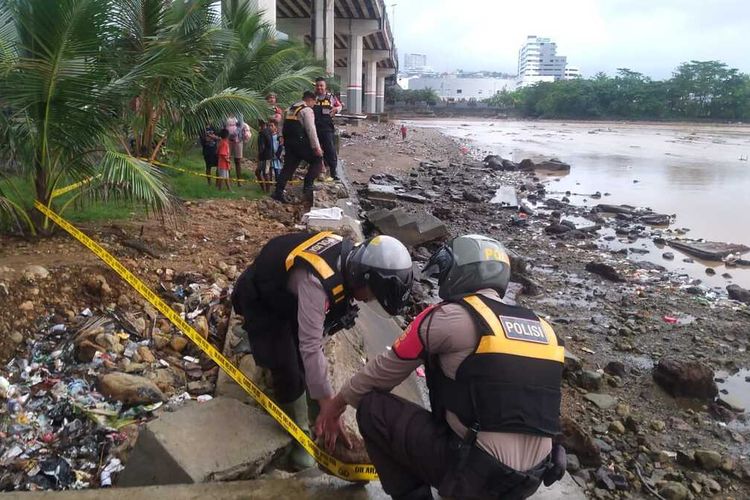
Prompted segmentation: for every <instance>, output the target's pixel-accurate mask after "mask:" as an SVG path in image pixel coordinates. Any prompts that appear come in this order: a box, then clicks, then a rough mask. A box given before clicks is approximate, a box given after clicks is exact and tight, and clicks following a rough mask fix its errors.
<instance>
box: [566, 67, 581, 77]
mask: <svg viewBox="0 0 750 500" xmlns="http://www.w3.org/2000/svg"><path fill="white" fill-rule="evenodd" d="M564 78H565V79H566V80H573V79H575V78H581V70H580V69H578V68H576V67H575V66H568V67H567V68H565V75H564Z"/></svg>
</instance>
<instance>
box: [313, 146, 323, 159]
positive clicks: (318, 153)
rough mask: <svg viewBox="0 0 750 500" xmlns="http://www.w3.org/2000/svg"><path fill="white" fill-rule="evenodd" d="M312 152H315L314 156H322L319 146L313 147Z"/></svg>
mask: <svg viewBox="0 0 750 500" xmlns="http://www.w3.org/2000/svg"><path fill="white" fill-rule="evenodd" d="M313 152H314V153H315V156H317V157H319V158H321V157H322V156H323V150H322V149H320V148H315V150H314V151H313Z"/></svg>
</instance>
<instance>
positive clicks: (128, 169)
mask: <svg viewBox="0 0 750 500" xmlns="http://www.w3.org/2000/svg"><path fill="white" fill-rule="evenodd" d="M100 174H101V177H98V178H97V179H96V180H94V181H92V182H91V183H90V184H87V185H84V186H82V188H81V195H80V197H79V200H80V201H81V202H82V203H83V204H86V203H93V202H95V201H104V202H123V201H124V202H131V203H136V204H141V205H143V206H144V207H145V208H146V209H147V210H150V211H152V212H154V213H158V214H160V215H163V216H165V217H167V218H173V216H174V214H175V206H176V203H177V199H176V198H175V196H174V195H173V194H172V193H171V192H170V190H169V188H168V187H167V183H166V182H165V180H164V174H162V172H161V171H160V170H159V169H158V168H157V167H154V166H153V165H151V164H149V163H148V162H145V161H142V160H140V159H138V158H135V157H133V156H130V155H127V154H123V153H120V152H117V151H114V150H108V151H107V152H106V153H105V154H104V156H103V157H102V159H101V162H100Z"/></svg>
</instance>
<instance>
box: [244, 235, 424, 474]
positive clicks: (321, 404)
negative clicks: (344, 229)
mask: <svg viewBox="0 0 750 500" xmlns="http://www.w3.org/2000/svg"><path fill="white" fill-rule="evenodd" d="M412 279H413V271H412V261H411V257H410V256H409V251H408V250H407V249H406V247H405V246H404V245H403V244H402V243H401V242H399V241H398V240H396V239H395V238H392V237H389V236H376V237H374V238H371V239H368V240H366V241H365V242H363V243H361V244H358V245H355V244H354V243H353V242H352V241H351V240H349V239H348V238H342V237H341V236H339V235H336V234H334V233H331V232H320V233H292V234H286V235H282V236H278V237H276V238H273V239H271V240H270V241H269V242H268V243H266V245H265V246H264V247H263V248H262V249H261V251H260V253H259V254H258V256H257V257H256V259H255V260H254V261H253V263H252V264H251V265H250V266H249V267H248V268H247V269H246V270H245V271H244V272H243V273H242V274H241V275H240V277H239V278H238V279H237V282H236V283H235V286H234V291H233V292H232V306H233V308H234V311H235V312H236V313H237V314H240V315H242V317H243V320H244V323H243V327H244V329H245V331H246V332H247V334H248V339H249V341H250V345H251V349H252V354H253V357H254V359H255V362H256V364H258V365H259V366H261V367H264V368H267V369H268V370H269V371H270V373H271V379H272V383H271V385H272V389H273V398H274V399H275V401H276V402H277V404H279V406H281V408H282V409H283V410H284V411H285V412H286V414H287V415H288V416H289V417H290V418H291V419H292V420H294V422H295V423H296V424H297V425H298V426H299V427H300V428H301V429H303V430H304V431H306V432H307V433H308V434H309V433H310V417H312V418H313V419H315V418H316V417H317V415H318V412H319V411H321V410H323V409H326V408H327V406H328V405H330V404H332V401H333V396H334V394H335V393H334V391H333V389H332V387H331V383H330V381H329V380H328V378H327V377H328V361H327V360H326V357H325V355H324V353H323V340H324V338H325V336H327V335H333V334H335V333H336V332H338V331H340V330H341V329H344V328H351V327H352V326H353V325H354V322H355V320H356V317H357V311H358V308H357V305H356V304H355V303H354V301H355V300H358V301H365V302H367V301H376V303H377V304H379V305H380V306H382V308H383V309H384V310H385V311H386V312H387V313H388V314H391V315H392V314H396V313H397V312H398V311H399V309H401V308H402V306H403V305H404V302H405V301H406V299H407V298H408V296H409V293H410V290H411V285H412ZM308 404H309V410H310V412H309V414H308ZM326 413H327V414H331V412H330V411H327V412H326ZM342 425H343V424H342V422H341V415H340V413H339V415H337V416H335V417H332V418H329V419H328V420H327V422H326V429H327V436H328V438H329V439H331V440H332V441H333V442H335V440H336V439H337V438H338V437H339V436H341V437H342V439H343V440H344V441H345V442H346V443H348V442H349V441H348V437H347V436H346V434H344V433H343V428H342ZM289 460H290V462H291V466H292V467H294V468H297V469H302V468H308V467H312V466H314V465H315V461H314V459H313V458H312V457H311V456H310V455H309V454H308V453H307V452H306V451H305V450H304V449H303V448H302V447H301V446H299V444H298V443H295V444H294V445H292V449H291V452H290V453H289Z"/></svg>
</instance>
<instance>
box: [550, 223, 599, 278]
mask: <svg viewBox="0 0 750 500" xmlns="http://www.w3.org/2000/svg"><path fill="white" fill-rule="evenodd" d="M572 230H573V228H572V227H570V226H568V225H565V224H558V223H557V222H553V223H552V224H550V225H549V226H547V227H545V228H544V232H545V233H547V234H563V233H567V232H568V231H572ZM586 268H587V269H588V266H586Z"/></svg>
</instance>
